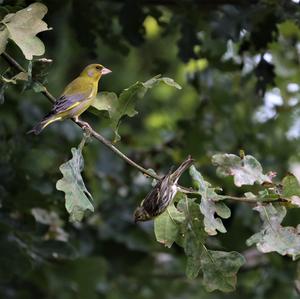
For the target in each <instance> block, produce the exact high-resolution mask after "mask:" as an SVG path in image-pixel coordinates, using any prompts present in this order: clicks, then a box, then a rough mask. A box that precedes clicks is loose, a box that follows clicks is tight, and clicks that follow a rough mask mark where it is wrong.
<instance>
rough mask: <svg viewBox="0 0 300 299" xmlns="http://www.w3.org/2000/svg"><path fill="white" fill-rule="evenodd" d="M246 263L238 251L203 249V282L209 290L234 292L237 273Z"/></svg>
mask: <svg viewBox="0 0 300 299" xmlns="http://www.w3.org/2000/svg"><path fill="white" fill-rule="evenodd" d="M244 263H245V259H244V257H243V256H242V255H241V254H239V253H238V252H235V251H233V252H225V251H213V250H207V249H206V250H203V253H202V255H201V268H202V271H203V284H204V286H205V288H206V289H207V291H209V292H211V291H214V290H220V291H222V292H232V291H234V290H235V287H236V280H237V277H236V274H237V272H238V270H239V268H240V267H241V266H242V265H243V264H244Z"/></svg>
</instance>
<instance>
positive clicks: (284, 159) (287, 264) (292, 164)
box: [0, 0, 300, 299]
mask: <svg viewBox="0 0 300 299" xmlns="http://www.w3.org/2000/svg"><path fill="white" fill-rule="evenodd" d="M0 2H1V3H2V5H1V6H0V14H1V18H2V17H3V16H4V15H6V14H7V13H8V12H15V11H17V10H19V9H22V8H24V7H26V6H27V5H28V4H30V3H32V2H33V1H23V0H21V1H13V0H7V1H0ZM41 2H42V3H44V4H46V5H47V6H48V9H49V11H48V14H47V15H46V17H45V20H46V22H47V23H48V25H49V26H50V27H53V30H52V31H47V32H43V33H41V34H39V37H40V38H41V39H42V40H43V42H44V44H45V47H46V53H45V57H47V58H51V59H53V63H52V64H51V65H50V66H49V67H48V68H47V69H45V76H44V77H43V78H41V80H43V81H44V83H45V84H46V86H47V87H48V89H49V90H50V91H51V92H52V93H53V94H54V95H56V96H58V95H59V94H60V93H61V92H62V89H63V88H64V86H65V85H66V84H67V83H68V82H70V81H71V80H72V79H73V78H74V77H76V76H77V75H78V73H79V72H80V71H81V69H82V68H83V67H84V66H86V65H87V64H89V63H94V62H97V63H98V62H99V63H101V64H103V65H105V66H107V67H108V68H110V69H111V70H112V71H113V72H112V73H111V74H110V75H109V76H106V77H104V78H103V79H102V80H101V83H100V90H102V91H103V90H105V91H114V92H116V93H119V92H121V91H122V90H123V89H124V88H126V87H128V86H130V85H131V84H133V83H134V82H136V81H137V80H140V81H146V80H148V79H149V78H151V77H153V76H154V75H157V74H163V75H165V76H168V77H171V78H174V79H175V80H176V81H177V82H178V83H179V84H181V85H182V87H183V89H182V90H180V91H178V90H176V89H173V88H171V87H169V86H166V85H163V84H161V85H159V86H157V87H155V88H154V89H153V90H151V92H149V93H148V94H147V95H146V97H145V98H144V99H143V100H141V101H139V103H138V105H137V109H138V111H139V114H138V115H137V116H136V117H134V118H127V119H125V120H123V121H122V125H121V127H120V130H119V132H120V134H121V136H122V140H121V141H120V143H119V144H118V147H119V148H120V149H121V150H122V151H124V152H125V153H126V154H128V155H129V156H130V157H131V158H133V159H134V160H136V161H138V162H139V163H140V164H142V165H143V166H144V167H146V168H153V169H155V170H156V171H158V172H159V173H165V172H167V171H168V169H169V168H170V166H171V165H178V164H179V163H180V162H181V161H182V160H183V159H184V158H185V157H186V156H187V155H188V154H191V155H192V156H193V158H195V159H196V161H197V163H196V164H197V166H198V168H199V169H200V170H201V172H202V173H203V175H204V176H205V177H206V178H207V180H209V181H210V182H211V183H212V184H213V185H218V186H221V187H222V188H223V190H224V192H225V193H229V194H232V195H241V194H242V191H243V190H242V191H240V190H237V189H236V188H234V186H233V183H232V180H231V179H220V178H218V177H216V175H215V169H214V167H213V166H212V165H211V156H212V155H213V154H214V153H217V152H227V153H235V154H238V151H239V150H240V149H244V150H245V152H246V153H247V154H251V155H254V156H255V157H256V158H257V159H258V160H259V161H260V162H261V163H262V165H263V167H264V169H265V170H266V171H270V170H272V171H276V172H277V174H278V176H279V177H281V176H282V175H284V174H285V173H286V172H288V171H291V170H293V171H294V173H295V174H297V165H298V164H297V163H299V141H298V137H299V121H298V115H299V100H298V98H299V85H298V84H299V80H300V79H299V78H300V68H299V62H300V29H299V27H298V25H299V20H300V19H299V17H300V10H299V5H298V3H295V2H293V1H287V0H286V1H280V0H277V1H274V0H265V1H263V0H261V1H238V0H236V1H225V0H224V1H223V0H222V1H221V0H219V1H212V0H206V1H200V0H199V1H196V0H194V1H193V0H180V1H176V0H161V1H159V0H141V1H117V0H115V1H108V0H106V1H102V0H99V1H95V0H85V1H79V0H73V1H71V0H67V1H59V0H53V1H50V0H48V1H41ZM7 51H8V53H10V54H11V55H12V56H13V57H15V58H16V59H17V60H18V61H19V62H20V63H21V64H22V65H23V66H24V67H26V68H27V65H28V62H26V60H25V59H24V57H23V55H22V53H21V52H20V50H18V48H17V47H16V46H15V45H13V44H10V45H9V47H8V49H7ZM0 63H1V64H0V67H1V69H0V70H1V73H2V74H3V73H4V71H6V70H7V65H6V64H5V62H4V61H3V59H2V60H1V62H0ZM1 90H2V91H4V89H3V88H2V89H1ZM50 107H51V106H50V104H49V102H47V100H46V99H45V98H44V97H43V96H42V95H41V94H37V93H34V91H32V90H30V89H29V90H26V91H22V88H21V86H12V85H10V87H9V88H8V89H5V99H4V103H3V104H2V105H1V106H0V199H1V209H0V281H1V283H0V297H1V298H22V299H23V298H57V299H67V298H81V299H83V298H86V299H92V298H108V299H119V298H122V299H125V298H138V299H139V298H141V299H146V298H149V299H150V298H151V299H152V298H203V299H205V298H208V299H212V298H255V299H256V298H257V299H259V298H268V299H273V298H274V299H275V298H297V295H296V291H295V287H294V280H295V279H297V273H296V267H297V263H296V262H292V261H291V260H290V258H287V257H281V256H279V255H277V254H268V255H265V256H264V257H261V256H260V255H259V254H257V252H256V251H255V250H253V249H249V248H248V247H247V246H246V244H245V241H246V239H247V238H249V237H250V236H251V235H252V233H253V232H255V231H257V229H258V227H259V219H258V215H257V213H255V212H253V211H252V210H251V207H250V206H249V205H247V204H242V203H235V204H231V205H230V207H231V210H232V217H231V218H230V219H229V220H227V221H225V225H226V227H227V231H228V233H227V234H225V235H221V234H219V235H218V237H217V238H214V239H213V240H212V244H217V246H219V248H224V249H226V250H228V251H230V250H236V251H239V252H241V253H244V254H245V255H246V257H248V259H247V260H248V263H247V264H246V266H245V267H243V268H242V269H241V271H240V272H239V274H238V285H237V291H236V292H235V293H232V294H229V295H226V294H222V293H219V292H214V293H211V294H209V293H207V292H206V291H205V290H204V288H203V286H202V285H201V277H199V278H198V279H196V280H188V279H187V278H186V277H185V273H184V271H185V255H184V253H183V252H182V249H181V248H179V247H176V246H175V245H174V246H173V247H172V248H171V249H165V248H164V247H163V246H162V245H160V244H158V243H157V242H156V241H155V237H154V234H153V224H152V222H147V223H144V224H139V225H135V224H134V223H133V217H132V213H133V211H134V209H135V207H136V206H137V204H138V203H139V202H140V201H141V199H143V197H144V196H145V195H146V193H147V192H148V190H149V188H150V183H151V182H150V180H147V179H145V178H144V177H143V176H142V175H141V174H140V173H138V172H137V170H136V169H134V168H132V167H130V166H128V165H127V164H125V163H124V161H122V160H121V159H119V158H118V157H117V156H115V154H114V153H112V152H111V151H109V150H107V149H106V148H104V147H103V146H102V145H101V144H100V143H98V142H97V141H95V140H94V141H92V142H91V143H90V144H88V146H86V147H85V148H84V151H83V154H84V158H85V169H84V173H83V176H84V180H85V182H86V185H87V187H88V189H89V191H90V192H91V193H92V194H93V197H94V206H95V207H96V211H95V213H93V214H91V215H89V216H88V217H86V218H85V220H84V221H83V223H80V224H72V223H69V222H68V215H67V212H66V211H65V208H64V194H63V193H62V192H60V191H57V190H56V189H55V184H56V181H57V180H58V179H59V178H61V173H60V172H59V166H60V165H61V164H62V163H64V162H65V161H66V160H68V159H69V158H70V157H71V152H70V149H71V147H74V146H77V145H78V143H79V142H80V139H81V135H82V134H81V131H80V129H79V128H77V127H76V126H74V124H72V123H71V122H70V121H65V122H63V123H58V124H53V125H51V126H50V127H49V128H47V129H46V130H45V131H44V132H43V133H42V134H41V135H40V136H38V137H35V136H28V135H26V134H25V132H26V131H27V130H28V129H30V128H31V127H32V126H33V125H34V124H35V123H36V122H37V121H38V120H39V119H40V118H41V117H42V116H43V115H44V114H45V113H47V112H48V111H49V109H50ZM83 119H86V120H89V121H90V123H91V124H92V125H93V127H94V128H96V129H97V130H98V131H99V132H102V133H103V134H104V135H105V136H106V137H107V138H109V139H112V138H113V133H112V132H111V130H110V129H109V128H108V120H107V119H106V118H105V117H104V116H103V117H101V118H99V117H97V116H95V115H93V114H91V113H89V112H87V113H85V114H84V115H83ZM298 169H299V166H298ZM182 183H183V184H184V183H185V184H186V185H187V186H188V185H189V184H190V182H189V180H188V178H187V177H183V180H182ZM41 209H43V210H41ZM285 223H287V224H291V225H297V224H298V223H299V211H298V210H295V209H294V210H290V211H289V214H288V217H287V218H286V219H285ZM284 296H285V297H284Z"/></svg>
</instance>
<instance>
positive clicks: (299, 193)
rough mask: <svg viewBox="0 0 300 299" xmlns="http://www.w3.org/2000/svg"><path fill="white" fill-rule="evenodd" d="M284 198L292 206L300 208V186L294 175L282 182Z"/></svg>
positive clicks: (290, 174) (288, 176)
mask: <svg viewBox="0 0 300 299" xmlns="http://www.w3.org/2000/svg"><path fill="white" fill-rule="evenodd" d="M282 197H284V198H286V199H287V200H288V201H290V202H291V203H292V204H294V205H296V206H300V184H299V181H298V179H297V178H296V177H295V176H294V175H293V174H292V173H289V174H288V175H287V176H285V177H284V178H283V180H282Z"/></svg>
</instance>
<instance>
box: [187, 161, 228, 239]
mask: <svg viewBox="0 0 300 299" xmlns="http://www.w3.org/2000/svg"><path fill="white" fill-rule="evenodd" d="M190 174H191V176H192V178H193V180H194V182H195V184H196V186H197V189H198V190H197V191H198V194H200V195H201V203H200V211H201V213H202V214H203V215H204V227H205V231H206V232H207V233H208V234H209V235H211V236H213V235H216V234H217V230H218V231H219V232H221V233H226V228H225V227H224V225H223V223H222V220H221V219H220V218H215V216H214V215H215V214H216V215H219V216H220V217H222V218H224V219H226V218H229V217H230V215H231V212H230V209H229V208H228V207H227V206H226V205H225V204H224V203H223V202H216V201H218V200H221V199H224V196H221V195H219V194H217V193H216V192H215V190H216V188H212V187H211V185H210V183H208V182H207V181H205V180H204V178H203V176H202V175H201V173H200V172H199V171H197V170H196V168H195V166H191V167H190Z"/></svg>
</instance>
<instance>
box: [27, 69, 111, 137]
mask: <svg viewBox="0 0 300 299" xmlns="http://www.w3.org/2000/svg"><path fill="white" fill-rule="evenodd" d="M110 72H111V70H109V69H107V68H105V67H104V66H103V65H101V64H90V65H88V66H87V67H86V68H85V69H84V70H83V71H82V72H81V74H80V75H79V77H77V78H76V79H74V80H73V81H72V82H71V83H70V84H69V85H67V87H66V88H65V89H64V91H63V93H62V95H61V96H60V97H59V98H58V99H57V100H56V101H55V103H54V106H53V108H52V110H51V112H50V113H49V114H48V115H46V116H45V117H44V118H43V119H42V121H41V122H40V123H38V124H37V125H36V126H35V127H33V129H32V130H30V131H29V132H28V133H34V134H36V135H38V134H39V133H41V131H42V130H43V129H45V128H46V127H47V126H48V125H50V124H51V123H53V122H55V121H58V120H64V119H66V118H74V120H75V121H76V122H79V120H78V117H79V116H80V114H81V113H83V112H84V111H85V110H86V109H88V108H89V107H90V105H92V103H93V101H94V100H95V98H96V95H97V92H98V82H99V80H100V78H101V76H102V75H106V74H109V73H110Z"/></svg>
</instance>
